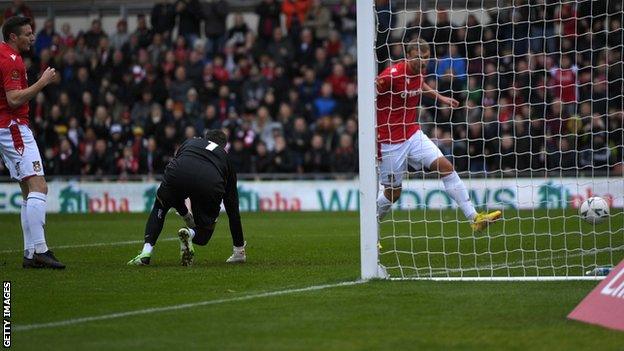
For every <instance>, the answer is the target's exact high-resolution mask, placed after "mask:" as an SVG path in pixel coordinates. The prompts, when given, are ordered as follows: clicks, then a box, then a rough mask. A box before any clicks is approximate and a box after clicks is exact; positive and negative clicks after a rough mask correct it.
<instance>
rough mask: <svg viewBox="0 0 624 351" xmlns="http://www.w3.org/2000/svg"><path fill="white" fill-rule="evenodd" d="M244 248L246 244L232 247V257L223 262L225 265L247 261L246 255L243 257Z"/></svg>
mask: <svg viewBox="0 0 624 351" xmlns="http://www.w3.org/2000/svg"><path fill="white" fill-rule="evenodd" d="M245 246H247V242H246V241H245V244H243V246H240V247H238V246H234V248H233V249H232V256H230V257H229V258H228V259H227V260H226V261H225V262H227V263H243V262H245V261H247V255H245Z"/></svg>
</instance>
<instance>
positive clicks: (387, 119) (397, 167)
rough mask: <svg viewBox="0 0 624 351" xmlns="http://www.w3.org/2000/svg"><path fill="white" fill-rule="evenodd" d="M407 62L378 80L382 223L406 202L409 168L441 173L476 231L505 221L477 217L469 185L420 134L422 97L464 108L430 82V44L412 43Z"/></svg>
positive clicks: (489, 216) (379, 208)
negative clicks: (427, 70)
mask: <svg viewBox="0 0 624 351" xmlns="http://www.w3.org/2000/svg"><path fill="white" fill-rule="evenodd" d="M405 52H406V55H407V58H406V60H405V61H403V62H400V63H398V64H395V65H392V66H390V67H388V68H386V69H385V70H384V71H383V72H381V74H379V76H377V79H376V82H375V84H376V85H377V142H378V144H379V154H380V155H381V159H380V162H379V169H380V178H381V184H382V185H383V187H384V191H383V193H382V194H380V195H379V197H378V198H377V217H378V218H379V219H382V218H383V217H384V216H385V215H386V214H387V213H388V212H389V211H390V209H391V207H392V203H393V202H395V201H397V200H398V199H399V197H400V196H401V184H402V181H403V174H404V173H405V172H406V171H407V165H408V164H409V165H411V166H412V167H414V168H420V166H422V167H426V168H429V169H430V170H433V171H437V172H438V173H439V174H440V177H441V178H442V182H443V183H444V188H445V190H446V192H447V193H448V195H449V196H450V197H451V198H453V200H455V202H456V203H457V205H458V206H459V208H460V209H461V210H462V212H463V213H464V215H465V216H466V218H468V219H469V220H471V221H472V228H473V229H474V230H483V229H484V228H485V227H487V225H488V224H489V223H491V222H493V221H495V220H497V219H498V218H500V216H501V211H494V212H491V213H477V211H476V210H475V208H474V206H473V204H472V202H471V201H470V198H469V196H468V190H467V189H466V186H465V185H464V182H463V181H462V180H461V179H460V178H459V176H458V175H457V172H455V169H454V168H453V164H452V163H451V162H449V160H447V159H446V157H444V155H442V152H441V151H440V149H438V147H437V146H436V145H435V144H434V143H433V142H432V141H431V140H430V139H429V138H428V137H427V136H426V135H425V134H424V133H423V132H422V131H421V130H420V126H419V125H418V106H419V104H420V96H421V94H426V95H427V96H429V97H431V98H433V99H436V100H437V101H438V102H440V103H441V104H444V105H448V106H451V107H457V106H459V102H458V101H457V100H455V99H453V98H450V97H446V96H444V95H441V94H440V93H438V92H437V91H435V90H434V89H432V88H431V87H430V86H428V85H427V83H425V81H424V69H425V67H426V66H427V61H428V60H429V52H430V51H429V44H428V43H427V42H425V41H424V40H422V39H417V40H412V41H411V42H409V43H408V44H407V45H406V47H405Z"/></svg>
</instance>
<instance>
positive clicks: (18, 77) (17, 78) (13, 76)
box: [11, 69, 20, 80]
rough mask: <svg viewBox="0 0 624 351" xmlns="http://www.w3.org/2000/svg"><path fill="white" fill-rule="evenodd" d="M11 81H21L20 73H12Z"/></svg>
mask: <svg viewBox="0 0 624 351" xmlns="http://www.w3.org/2000/svg"><path fill="white" fill-rule="evenodd" d="M11 79H13V80H19V79H20V74H19V71H18V70H16V69H14V70H12V71H11Z"/></svg>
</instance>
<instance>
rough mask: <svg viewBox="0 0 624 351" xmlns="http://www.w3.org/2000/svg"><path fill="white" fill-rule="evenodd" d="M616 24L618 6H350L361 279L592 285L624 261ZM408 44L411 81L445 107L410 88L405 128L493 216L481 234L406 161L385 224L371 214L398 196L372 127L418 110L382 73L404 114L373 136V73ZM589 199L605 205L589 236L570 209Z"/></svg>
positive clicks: (389, 2)
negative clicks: (418, 69)
mask: <svg viewBox="0 0 624 351" xmlns="http://www.w3.org/2000/svg"><path fill="white" fill-rule="evenodd" d="M622 14H623V9H622V1H621V0H617V1H615V0H605V1H598V2H597V1H570V0H509V1H502V0H497V1H488V0H479V1H471V0H430V1H427V0H420V1H407V0H377V1H374V3H373V1H372V0H364V1H362V2H360V1H358V81H359V97H360V102H359V118H360V129H361V131H360V133H361V134H360V141H359V142H360V164H361V167H360V168H361V169H360V184H361V185H360V186H361V188H360V191H361V212H362V216H361V217H362V218H361V226H362V227H361V228H362V229H361V231H362V233H361V234H362V270H363V271H362V272H363V273H362V275H363V277H364V278H371V277H389V278H398V279H436V278H443V279H578V278H581V279H589V278H592V279H595V278H596V276H597V275H598V274H597V271H596V268H598V267H602V266H613V265H616V264H617V263H619V262H620V261H621V260H622V259H624V212H623V211H622V207H623V206H624V177H623V175H622V172H623V168H624V166H623V157H624V156H623V153H624V152H623V151H624V148H623V144H624V138H623V136H624V131H623V125H624V102H623V98H622V93H623V91H624V81H623V64H622V61H623V59H624V55H623V52H624V47H623V40H624V39H623V38H624V35H623V31H622V25H623V17H622ZM371 26H372V28H370V27H371ZM415 39H423V40H424V41H426V42H427V43H428V44H429V48H430V60H429V61H428V63H427V64H426V69H425V70H424V73H423V80H424V82H425V83H426V84H427V85H428V86H430V87H431V88H432V89H433V90H435V91H437V92H439V93H440V94H441V95H443V96H446V97H452V98H453V99H455V100H457V101H458V102H459V106H458V107H456V108H449V107H447V106H445V105H444V104H443V103H442V101H440V99H439V98H433V97H431V94H422V91H419V93H421V94H420V95H421V96H420V99H419V101H418V111H417V118H416V119H417V123H418V125H419V127H420V130H421V131H422V132H423V133H424V134H425V135H427V136H428V137H429V138H430V139H431V141H432V142H433V143H434V144H435V145H436V146H437V147H438V148H439V150H440V151H441V153H442V155H443V156H444V157H446V158H447V159H448V160H449V161H451V163H452V164H453V166H454V168H455V170H456V171H457V173H458V174H459V176H460V178H461V179H462V180H463V183H464V184H465V186H466V188H467V190H468V194H469V196H470V200H471V202H472V203H473V205H474V207H475V208H476V209H477V211H493V210H496V209H498V210H501V211H502V218H501V219H500V220H499V221H497V222H495V223H493V224H491V225H490V226H489V227H487V228H486V229H485V230H483V231H480V232H478V231H473V229H472V228H471V226H470V224H471V221H470V220H469V219H467V218H466V217H465V216H464V214H463V213H462V211H460V210H459V209H458V207H457V204H456V203H455V201H454V200H453V197H452V196H450V195H449V194H447V193H446V191H445V187H444V185H443V182H442V180H441V179H440V176H439V175H438V174H436V173H433V172H430V171H429V170H428V169H427V166H428V165H422V167H421V165H420V164H418V162H413V163H412V162H409V167H408V168H407V169H406V170H405V172H402V171H401V174H396V175H394V176H395V177H398V178H401V177H402V179H403V181H402V185H401V190H402V191H401V194H400V197H398V200H397V199H396V198H395V199H394V200H396V202H395V203H394V204H393V206H392V208H391V210H390V211H389V213H387V215H385V216H384V217H383V218H381V219H378V220H377V212H373V211H376V209H377V203H376V200H377V197H378V196H379V194H381V193H382V192H384V190H385V189H386V188H393V187H394V188H395V189H396V188H397V187H398V186H397V185H396V184H392V185H389V186H388V185H382V183H383V182H381V180H380V179H379V172H380V169H379V167H380V164H381V159H380V158H378V156H380V157H381V158H383V154H382V155H379V154H378V153H379V151H380V150H379V149H380V148H381V146H380V144H379V142H380V140H377V138H376V134H377V135H380V133H381V132H380V130H379V129H378V128H393V127H396V126H395V125H391V124H392V123H394V124H398V127H399V128H403V129H404V130H408V129H409V128H410V125H414V123H416V122H415V121H414V120H412V118H411V117H410V113H409V112H408V111H409V110H410V109H414V108H416V107H417V106H406V104H407V103H408V102H409V101H410V100H409V99H400V98H399V97H398V96H400V95H401V94H403V95H404V96H405V95H408V96H409V94H410V92H411V91H409V89H410V87H409V83H405V82H403V83H399V82H398V81H396V79H398V78H390V79H391V80H392V82H391V85H393V84H394V86H393V87H392V88H390V90H391V92H392V94H393V96H395V95H396V96H397V98H396V99H395V98H394V97H393V99H392V101H391V102H390V105H389V106H390V108H391V109H396V110H397V111H399V112H400V113H403V115H404V118H403V119H402V120H398V121H397V120H396V119H395V120H392V118H391V119H390V122H388V124H384V125H383V126H377V125H376V122H375V121H376V112H375V109H376V105H375V101H376V100H378V99H379V98H380V96H381V95H380V94H381V92H380V91H378V88H376V86H375V82H376V81H375V77H376V76H377V74H379V73H381V72H382V71H383V70H384V69H386V68H387V67H389V66H392V65H397V64H400V63H401V62H403V61H405V60H406V57H407V56H408V55H409V53H406V49H405V48H406V45H405V44H407V43H409V42H410V41H413V40H415ZM371 43H374V45H371ZM371 58H374V60H373V59H371ZM405 72H406V73H405V75H406V76H407V79H410V75H412V76H411V79H417V77H416V75H415V74H413V72H411V71H410V70H406V71H405ZM401 89H402V90H404V91H398V90H401ZM399 101H402V102H401V104H398V103H397V102H399ZM381 134H383V133H381ZM371 144H372V145H373V146H371ZM390 190H391V189H390ZM386 192H387V191H386ZM592 196H600V197H602V198H604V199H605V200H606V201H607V203H608V204H609V205H610V208H611V214H610V216H609V217H608V218H607V219H606V220H605V221H604V222H602V223H600V224H596V225H592V224H589V223H586V222H584V221H583V220H582V219H581V217H580V215H579V211H578V208H579V207H580V205H581V203H582V202H583V201H584V200H585V199H587V198H588V197H592Z"/></svg>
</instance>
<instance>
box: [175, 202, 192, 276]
mask: <svg viewBox="0 0 624 351" xmlns="http://www.w3.org/2000/svg"><path fill="white" fill-rule="evenodd" d="M189 213H190V212H189ZM178 239H179V240H180V263H181V264H182V265H183V266H190V265H192V264H193V257H194V256H195V248H193V238H192V236H191V231H190V230H189V229H188V228H182V229H180V230H178Z"/></svg>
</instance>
